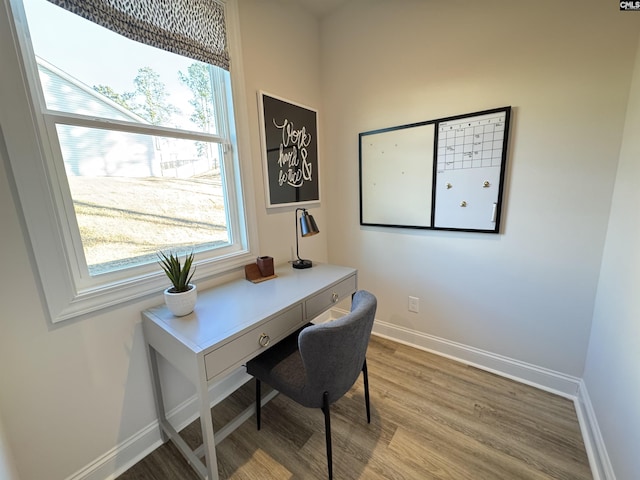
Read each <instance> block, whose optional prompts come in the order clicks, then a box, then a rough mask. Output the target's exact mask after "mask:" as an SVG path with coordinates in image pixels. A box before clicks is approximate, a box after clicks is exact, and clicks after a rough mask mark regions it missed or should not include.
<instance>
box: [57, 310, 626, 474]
mask: <svg viewBox="0 0 640 480" xmlns="http://www.w3.org/2000/svg"><path fill="white" fill-rule="evenodd" d="M346 313H348V312H347V311H344V310H340V309H333V310H331V311H330V312H328V313H325V314H324V315H322V316H320V317H318V318H317V319H315V320H314V321H315V322H317V323H321V322H326V321H330V320H333V319H336V318H339V317H341V316H343V315H345V314H346ZM373 334H374V335H378V336H380V337H384V338H388V339H390V340H394V341H396V342H399V343H403V344H406V345H409V346H411V347H415V348H419V349H422V350H426V351H428V352H431V353H434V354H436V355H440V356H444V357H447V358H450V359H452V360H455V361H458V362H462V363H465V364H467V365H471V366H474V367H477V368H480V369H482V370H486V371H489V372H492V373H495V374H497V375H501V376H504V377H507V378H510V379H512V380H515V381H518V382H521V383H525V384H527V385H531V386H533V387H536V388H540V389H542V390H545V391H548V392H551V393H555V394H557V395H561V396H563V397H565V398H569V399H571V400H573V401H574V404H575V406H576V412H577V415H578V421H579V423H580V428H581V430H582V435H583V439H584V443H585V447H586V450H587V455H588V456H589V462H590V465H591V469H592V473H593V477H594V480H616V479H615V475H614V473H613V469H612V467H611V463H610V461H609V457H608V454H607V451H606V448H605V445H604V441H603V439H602V435H601V434H600V429H599V427H598V422H597V419H596V416H595V413H594V411H593V407H592V405H591V401H590V399H589V395H588V392H587V389H586V386H585V384H584V381H583V380H582V379H579V378H577V377H572V376H570V375H565V374H563V373H559V372H555V371H553V370H549V369H546V368H542V367H538V366H536V365H532V364H529V363H525V362H521V361H519V360H515V359H512V358H508V357H505V356H502V355H498V354H495V353H491V352H487V351H484V350H480V349H478V348H475V347H470V346H468V345H464V344H461V343H457V342H452V341H450V340H446V339H443V338H439V337H436V336H433V335H429V334H425V333H422V332H418V331H415V330H411V329H408V328H404V327H400V326H397V325H393V324H390V323H387V322H382V321H379V320H376V322H375V324H374V326H373ZM250 378H251V377H250V376H249V375H247V374H246V373H245V371H244V369H238V370H237V371H236V372H234V373H233V374H232V375H230V376H229V377H228V378H227V379H225V380H223V381H221V382H220V383H218V384H216V385H214V386H213V387H212V389H211V390H210V394H211V398H210V400H211V405H212V406H213V405H215V404H217V403H218V402H220V401H221V400H222V399H224V398H225V397H227V396H228V395H229V394H230V393H232V392H233V391H235V390H236V389H237V388H239V387H240V386H242V385H243V384H244V383H246V382H247V381H248V380H249V379H250ZM212 392H215V395H213V394H212ZM167 417H168V418H169V419H170V421H171V424H172V425H174V426H176V430H181V429H182V428H184V427H186V426H187V425H189V424H190V423H191V422H192V421H194V420H195V419H196V418H198V409H197V402H196V397H195V396H193V397H191V398H189V399H187V400H186V401H184V402H183V403H182V404H180V405H178V406H177V407H175V408H174V409H173V410H171V411H170V412H168V413H167ZM161 443H162V441H161V439H160V431H159V427H158V422H153V423H151V424H150V425H148V426H146V427H145V428H143V429H142V430H140V431H139V432H138V433H136V434H135V435H133V436H131V437H130V438H128V439H127V440H125V441H124V442H122V443H120V444H118V445H117V446H115V447H114V448H113V449H111V450H110V451H109V452H107V453H105V454H104V455H102V456H101V457H99V458H97V459H96V460H95V461H93V462H92V463H91V464H89V465H87V466H86V467H84V468H83V469H81V470H79V471H78V472H76V473H74V474H73V475H71V476H70V477H68V478H67V479H66V480H113V479H115V478H116V477H117V476H118V475H120V474H121V473H123V472H124V471H126V470H127V469H128V468H130V467H131V466H132V465H134V464H135V463H137V462H138V461H140V460H141V459H142V458H144V457H145V456H146V455H148V454H149V453H150V452H152V451H153V450H154V449H156V448H157V447H158V446H160V445H161Z"/></svg>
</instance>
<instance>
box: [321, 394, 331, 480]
mask: <svg viewBox="0 0 640 480" xmlns="http://www.w3.org/2000/svg"><path fill="white" fill-rule="evenodd" d="M322 412H323V413H324V431H325V436H326V439H327V468H328V469H329V480H333V458H332V455H331V417H330V415H329V393H328V392H324V395H323V397H322Z"/></svg>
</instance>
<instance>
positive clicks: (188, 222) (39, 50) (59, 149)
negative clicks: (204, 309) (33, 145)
mask: <svg viewBox="0 0 640 480" xmlns="http://www.w3.org/2000/svg"><path fill="white" fill-rule="evenodd" d="M24 6H25V12H26V15H27V20H28V24H29V31H30V39H31V43H32V47H33V51H34V54H35V61H36V64H37V69H38V74H39V80H40V85H41V94H42V97H43V100H44V108H43V114H44V118H45V124H46V125H47V126H48V127H49V134H50V137H51V136H52V135H51V134H52V133H55V135H53V137H55V138H53V142H52V151H53V162H54V163H55V162H60V164H59V165H58V167H57V169H58V171H63V172H64V173H65V174H66V175H65V177H66V178H64V180H65V181H66V185H63V186H62V191H63V192H68V193H69V194H70V200H71V202H70V203H71V204H72V205H73V208H69V211H67V212H66V215H67V216H68V219H67V224H69V225H71V226H72V227H73V228H76V227H77V234H78V235H79V238H80V241H81V244H82V250H83V254H84V257H83V259H84V263H85V264H86V267H87V269H88V273H89V274H90V275H92V276H95V275H99V274H104V273H108V272H111V271H114V270H121V269H123V268H127V267H131V266H135V265H140V264H145V263H151V262H155V261H156V260H157V256H156V254H157V252H159V251H167V250H171V251H173V252H176V253H179V254H183V253H186V252H189V251H194V252H199V251H205V250H210V249H216V248H221V247H226V246H229V245H231V242H232V239H233V238H234V235H233V232H232V231H231V227H230V225H231V224H233V222H230V221H229V218H228V217H229V212H230V211H235V210H234V209H233V205H230V203H229V198H227V195H226V193H227V189H226V188H225V183H226V182H228V181H230V177H229V175H232V172H233V170H234V169H232V168H226V170H227V172H225V161H226V160H225V146H224V143H225V138H224V136H223V135H224V132H226V131H229V129H228V128H227V127H226V124H228V123H229V122H231V121H232V119H231V118H229V117H228V115H227V114H228V112H227V109H226V102H225V100H224V99H225V97H224V94H225V92H228V91H229V90H230V89H228V82H229V81H230V79H229V74H228V72H226V71H225V70H223V69H220V68H219V67H215V66H211V65H208V64H204V63H202V62H198V61H196V60H192V59H189V58H185V57H181V56H179V55H175V54H173V53H170V52H166V51H163V50H160V49H156V48H153V47H150V46H147V45H143V44H140V43H138V42H135V41H132V40H129V39H127V38H124V37H122V36H120V35H118V34H116V33H113V32H111V31H109V30H107V29H105V28H103V27H100V26H98V25H96V24H94V23H92V22H90V21H88V20H85V19H83V18H81V17H79V16H77V15H74V14H72V13H69V12H67V11H65V10H63V9H61V8H59V7H57V6H55V5H52V4H50V3H49V2H47V1H45V0H25V1H24ZM216 99H218V101H219V102H222V103H225V104H224V105H223V104H216V103H215V102H216ZM228 157H229V158H230V159H233V156H232V155H229V156H228ZM229 161H231V160H229ZM232 203H233V200H232ZM71 236H72V237H73V234H72V235H71ZM236 237H239V236H236Z"/></svg>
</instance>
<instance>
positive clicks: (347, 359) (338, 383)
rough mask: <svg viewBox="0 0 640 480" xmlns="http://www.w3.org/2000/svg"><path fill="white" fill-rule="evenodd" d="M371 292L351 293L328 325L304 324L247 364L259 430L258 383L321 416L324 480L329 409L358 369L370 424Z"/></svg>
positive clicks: (373, 309) (374, 303)
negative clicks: (339, 314) (349, 300)
mask: <svg viewBox="0 0 640 480" xmlns="http://www.w3.org/2000/svg"><path fill="white" fill-rule="evenodd" d="M376 306H377V301H376V297H374V296H373V295H372V294H371V293H369V292H367V291H364V290H360V291H358V292H356V293H355V295H354V296H353V300H352V303H351V312H350V313H349V314H347V315H345V316H344V317H342V318H339V319H337V320H334V321H332V322H327V323H322V324H318V325H312V324H309V325H307V326H306V327H304V328H302V329H301V330H298V331H297V332H295V333H293V334H292V335H290V336H288V337H287V338H285V339H284V340H282V341H281V342H279V343H277V344H276V345H274V346H273V347H271V348H270V349H269V350H267V351H266V352H264V353H262V354H261V355H259V356H257V357H256V358H254V359H252V360H250V361H249V362H247V372H248V373H249V374H251V375H253V376H254V377H255V379H256V421H257V425H258V430H260V403H261V393H260V383H261V382H265V383H267V384H268V385H271V387H273V388H274V389H275V390H277V391H279V392H280V393H283V394H284V395H286V396H287V397H289V398H291V399H292V400H294V401H295V402H297V403H299V404H301V405H303V406H305V407H309V408H321V409H322V411H323V413H324V421H325V435H326V443H327V466H328V470H329V479H332V478H333V462H332V456H331V419H330V415H329V406H330V405H331V404H332V403H334V402H336V401H337V400H338V399H340V398H341V397H342V396H343V395H344V394H345V393H347V391H349V389H350V388H351V387H352V386H353V384H354V383H355V381H356V380H357V379H358V376H359V375H360V372H361V371H362V373H363V377H364V392H365V404H366V408H367V422H369V423H370V422H371V410H370V407H369V380H368V375H367V360H366V352H367V345H368V344H369V337H370V336H371V328H372V327H373V320H374V317H375V313H376Z"/></svg>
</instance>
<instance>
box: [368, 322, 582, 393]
mask: <svg viewBox="0 0 640 480" xmlns="http://www.w3.org/2000/svg"><path fill="white" fill-rule="evenodd" d="M373 333H374V334H375V335H379V336H381V337H386V338H389V339H391V340H395V341H397V342H400V343H404V344H407V345H410V346H412V347H416V348H420V349H422V350H426V351H428V352H432V353H435V354H437V355H441V356H444V357H447V358H451V359H452V360H456V361H458V362H462V363H465V364H467V365H471V366H474V367H477V368H480V369H482V370H487V371H489V372H492V373H496V374H498V375H501V376H503V377H507V378H511V379H513V380H516V381H518V382H521V383H526V384H527V385H531V386H533V387H536V388H540V389H542V390H546V391H549V392H552V393H555V394H557V395H562V396H563V397H566V398H570V399H574V398H576V395H577V394H578V385H579V384H580V379H579V378H577V377H572V376H570V375H565V374H563V373H559V372H555V371H553V370H549V369H547V368H543V367H538V366H536V365H532V364H530V363H526V362H521V361H519V360H515V359H513V358H509V357H505V356H502V355H498V354H495V353H491V352H487V351H485V350H480V349H478V348H475V347H470V346H468V345H463V344H461V343H457V342H452V341H450V340H446V339H444V338H440V337H435V336H433V335H429V334H426V333H422V332H417V331H415V330H410V329H408V328H404V327H399V326H397V325H392V324H390V323H386V322H381V321H378V320H376V322H375V324H374V326H373Z"/></svg>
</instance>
